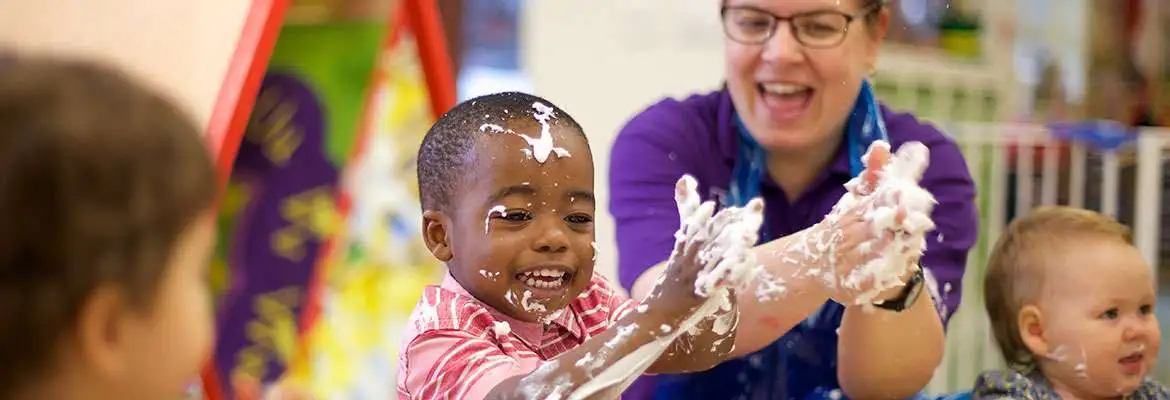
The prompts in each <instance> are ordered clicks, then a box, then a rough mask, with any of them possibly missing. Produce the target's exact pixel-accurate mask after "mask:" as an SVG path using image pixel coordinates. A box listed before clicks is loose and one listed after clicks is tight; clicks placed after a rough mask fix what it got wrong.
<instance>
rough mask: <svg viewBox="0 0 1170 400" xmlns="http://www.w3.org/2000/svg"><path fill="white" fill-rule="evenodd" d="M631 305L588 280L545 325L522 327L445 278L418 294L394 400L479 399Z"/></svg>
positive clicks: (599, 281) (607, 324)
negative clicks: (573, 297)
mask: <svg viewBox="0 0 1170 400" xmlns="http://www.w3.org/2000/svg"><path fill="white" fill-rule="evenodd" d="M637 305H638V303H637V302H636V301H634V300H632V299H630V298H628V297H626V296H625V295H623V294H621V293H619V292H617V291H615V290H613V287H612V286H610V284H609V282H607V281H606V280H605V278H603V277H601V276H599V275H594V276H593V279H592V280H591V281H590V285H589V286H588V287H586V288H585V290H584V291H582V292H581V295H579V296H577V298H576V299H575V300H573V302H572V303H570V304H569V306H568V307H567V308H566V310H565V312H563V313H561V315H560V316H559V317H557V318H556V319H555V320H553V321H552V322H551V323H549V324H547V325H545V324H540V323H531V322H523V321H520V320H517V319H515V318H512V317H509V316H507V315H504V314H503V313H501V312H499V311H496V310H495V309H493V308H491V306H489V305H487V304H484V303H482V302H480V301H479V300H476V299H475V298H474V297H472V296H471V294H470V293H468V292H467V290H465V289H463V287H462V286H460V285H459V283H458V282H456V281H455V279H454V278H452V277H451V276H450V275H448V276H447V277H446V278H444V279H443V283H442V284H441V285H440V286H428V287H426V288H425V289H423V295H422V299H420V300H419V302H418V304H417V305H415V307H414V312H413V313H412V314H411V317H410V322H408V323H407V324H406V332H405V334H404V337H403V343H404V345H403V346H402V351H401V354H400V355H399V359H398V398H399V399H401V400H422V399H427V400H429V399H482V398H484V397H486V396H487V394H488V392H491V390H492V388H494V387H495V386H496V385H497V384H499V383H500V382H501V381H503V380H505V379H508V378H510V377H513V376H516V375H523V374H527V373H529V372H532V371H533V370H535V369H536V368H537V367H538V366H539V365H540V363H541V362H542V361H544V360H548V359H551V358H554V357H556V356H558V355H560V354H561V353H564V352H566V351H568V350H570V349H573V348H574V347H577V346H579V345H581V344H582V343H584V342H585V341H586V340H588V339H589V338H591V337H593V336H596V335H598V334H600V333H602V332H604V331H605V330H606V329H609V328H610V327H611V326H613V324H614V323H615V322H617V320H619V319H621V317H623V316H625V315H626V314H627V313H629V312H630V311H632V310H633V309H634V308H635V307H637ZM505 324H506V328H505Z"/></svg>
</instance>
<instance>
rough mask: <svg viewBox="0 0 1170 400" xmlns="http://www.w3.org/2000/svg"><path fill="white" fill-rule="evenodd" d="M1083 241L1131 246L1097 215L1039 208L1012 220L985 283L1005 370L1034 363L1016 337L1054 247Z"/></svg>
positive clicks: (1125, 231) (1121, 229)
mask: <svg viewBox="0 0 1170 400" xmlns="http://www.w3.org/2000/svg"><path fill="white" fill-rule="evenodd" d="M1083 239H1093V240H1101V239H1106V240H1108V239H1113V240H1117V241H1118V242H1124V243H1126V244H1129V243H1132V237H1131V236H1130V232H1129V228H1126V227H1125V226H1124V225H1122V224H1120V223H1118V222H1117V220H1114V219H1113V218H1109V217H1107V216H1105V215H1102V214H1100V213H1097V212H1094V211H1089V210H1083V209H1078V208H1072V207H1043V208H1039V209H1036V210H1035V211H1033V212H1032V213H1031V214H1029V215H1027V216H1025V217H1023V218H1020V219H1017V220H1015V221H1013V222H1012V223H1011V224H1010V225H1008V228H1007V232H1004V234H1003V236H1000V238H999V240H998V241H997V242H996V243H995V247H994V248H993V249H992V252H991V260H990V261H989V262H988V266H987V275H986V277H985V278H984V279H985V280H984V287H983V291H984V298H985V301H986V306H987V316H988V318H989V319H990V320H991V328H992V332H993V333H994V335H995V341H996V344H997V345H998V346H999V350H1000V352H1001V353H1002V354H1003V357H1004V360H1005V361H1007V363H1008V365H1009V366H1011V367H1013V368H1016V369H1025V370H1026V369H1028V368H1031V367H1033V366H1034V365H1035V359H1034V357H1033V356H1032V354H1031V352H1030V351H1028V348H1027V347H1026V346H1024V342H1023V339H1021V338H1020V327H1019V321H1018V317H1017V316H1018V314H1019V312H1020V309H1021V308H1023V307H1024V306H1025V305H1027V304H1030V303H1032V302H1035V301H1036V300H1037V299H1038V298H1039V296H1040V294H1041V288H1042V286H1043V283H1044V280H1045V274H1046V272H1047V269H1048V268H1047V267H1048V266H1047V264H1046V262H1045V260H1047V259H1051V258H1052V257H1053V254H1054V252H1057V251H1060V250H1061V249H1060V248H1057V247H1058V246H1061V245H1065V244H1067V243H1068V242H1070V241H1075V240H1083Z"/></svg>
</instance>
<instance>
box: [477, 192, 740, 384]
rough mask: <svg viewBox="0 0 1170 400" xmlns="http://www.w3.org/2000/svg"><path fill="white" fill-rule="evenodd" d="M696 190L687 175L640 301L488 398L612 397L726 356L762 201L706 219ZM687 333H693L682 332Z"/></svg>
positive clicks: (708, 206)
mask: <svg viewBox="0 0 1170 400" xmlns="http://www.w3.org/2000/svg"><path fill="white" fill-rule="evenodd" d="M694 186H695V185H694V181H693V180H691V179H689V177H685V178H684V179H682V180H680V181H679V192H678V193H677V194H676V197H677V199H678V202H679V212H680V215H681V216H682V218H683V220H684V221H683V229H681V230H680V234H679V235H678V236H679V237H678V242H677V243H676V245H675V251H674V254H673V255H672V256H671V260H670V261H669V264H668V266H667V268H666V271H665V273H664V275H663V276H662V278H661V280H660V281H659V282H658V283H657V284H656V285H655V286H654V289H652V290H651V292H650V294H649V295H648V296H646V300H645V302H644V304H643V305H642V306H639V307H638V308H637V310H636V311H634V312H630V313H628V314H627V315H625V316H623V317H621V318H620V319H619V320H618V321H617V322H616V323H614V324H613V325H612V326H611V327H610V328H609V329H607V330H606V331H605V332H603V333H601V334H600V335H598V336H595V337H593V338H590V339H589V340H588V341H586V342H585V343H583V344H582V345H580V346H578V347H576V348H574V349H572V350H569V351H567V352H565V353H563V354H561V355H560V356H558V357H556V358H554V359H552V360H549V361H547V362H545V363H543V364H542V365H541V366H540V367H539V368H537V369H536V370H535V371H533V372H532V373H529V374H525V375H518V376H513V377H511V378H508V379H506V380H504V381H503V382H501V383H500V384H498V385H496V386H495V388H493V390H492V391H491V393H490V395H489V396H488V398H492V399H520V398H568V399H579V398H580V399H584V398H616V397H617V395H618V394H620V393H621V391H622V390H624V389H625V387H627V386H628V385H629V383H631V382H632V381H633V379H634V378H636V377H637V376H638V375H641V374H642V373H643V372H644V371H647V370H648V369H649V370H650V371H651V372H686V371H694V370H702V369H706V368H710V367H712V366H714V365H715V364H717V363H718V362H720V361H722V360H723V359H725V358H726V356H727V354H728V353H730V351H731V346H732V343H733V342H734V331H735V324H736V311H735V309H734V297H735V296H734V295H733V294H732V293H731V292H730V290H729V289H730V288H731V287H735V286H736V285H738V284H739V283H741V282H743V281H745V280H746V279H747V276H748V275H749V273H750V269H751V268H753V267H754V262H752V260H753V259H752V256H751V255H752V253H751V252H750V251H749V250H750V248H751V246H752V245H753V244H754V243H755V241H756V237H757V236H756V235H757V233H756V232H757V231H758V229H759V224H760V221H761V215H762V211H763V203H762V202H760V201H758V200H757V201H753V202H752V203H750V204H749V205H748V206H747V207H745V208H743V209H740V208H728V209H725V210H723V211H721V212H720V213H719V214H716V215H715V216H714V217H712V216H711V215H712V213H713V212H714V204H713V203H704V204H702V205H700V204H698V201H697V197H698V196H697V194H696V193H693V192H694ZM692 200H693V201H692ZM693 328H698V329H695V330H694V334H690V333H688V331H691V330H693ZM680 339H681V340H680ZM660 356H664V357H662V358H660Z"/></svg>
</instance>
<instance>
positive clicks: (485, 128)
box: [479, 124, 515, 133]
mask: <svg viewBox="0 0 1170 400" xmlns="http://www.w3.org/2000/svg"><path fill="white" fill-rule="evenodd" d="M479 131H480V132H489V131H490V132H491V133H505V132H507V133H515V132H512V131H511V130H509V129H504V127H502V126H499V125H496V124H483V125H480V126H479Z"/></svg>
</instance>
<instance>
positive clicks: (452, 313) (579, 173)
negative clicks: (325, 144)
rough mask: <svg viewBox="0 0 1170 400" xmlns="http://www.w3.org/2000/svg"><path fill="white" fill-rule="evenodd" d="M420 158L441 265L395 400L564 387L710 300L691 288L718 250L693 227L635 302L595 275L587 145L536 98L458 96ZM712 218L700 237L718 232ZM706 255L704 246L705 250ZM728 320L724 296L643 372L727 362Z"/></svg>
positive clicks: (431, 237) (663, 334) (413, 327)
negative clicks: (443, 270) (443, 271)
mask: <svg viewBox="0 0 1170 400" xmlns="http://www.w3.org/2000/svg"><path fill="white" fill-rule="evenodd" d="M418 167H419V168H418V173H419V192H420V195H421V197H422V206H423V209H424V212H423V227H422V228H423V237H424V240H425V241H426V245H427V247H428V248H429V249H430V251H431V253H432V254H433V255H434V256H435V258H437V259H439V260H440V261H442V262H444V263H446V264H447V266H448V269H449V271H450V274H449V275H448V276H447V277H446V278H445V279H444V280H443V282H442V284H441V285H438V286H431V287H427V288H426V289H425V291H424V292H423V295H422V299H421V300H420V302H419V304H418V305H417V306H416V308H415V311H414V314H413V315H412V318H411V322H409V323H408V326H407V328H406V331H407V332H406V335H405V338H404V342H403V343H404V345H403V352H402V355H401V359H400V368H399V378H398V393H399V397H401V398H403V399H434V398H445V399H446V398H454V399H480V398H487V397H490V398H544V397H551V396H556V395H564V394H568V393H573V392H574V391H575V390H577V389H579V388H580V387H581V386H583V385H585V384H586V383H587V382H589V381H590V380H591V379H592V378H593V377H595V376H596V374H598V373H601V372H602V371H605V370H608V369H609V368H611V367H613V365H614V364H615V363H616V362H617V361H618V360H620V359H622V358H623V357H624V356H626V355H628V354H630V353H632V352H634V351H635V350H637V349H638V348H642V347H643V346H645V345H647V344H651V343H653V342H655V341H656V340H664V339H663V338H667V337H670V334H671V333H672V331H673V330H674V329H675V327H678V326H680V324H682V323H683V321H684V320H685V319H686V318H688V317H690V316H691V315H692V314H693V313H695V310H696V309H698V308H699V306H700V305H702V304H703V303H704V301H705V300H707V299H706V298H704V297H702V296H699V295H696V294H695V293H696V290H695V280H696V276H697V275H698V273H699V271H700V270H701V269H703V268H704V267H705V266H710V265H713V264H714V263H717V262H719V261H720V260H723V259H724V258H725V254H724V253H722V251H723V249H722V248H713V247H712V246H710V245H709V243H707V242H705V241H704V240H703V239H702V238H697V239H693V240H690V241H684V242H682V244H681V245H680V247H679V248H678V249H676V250H677V251H676V258H675V260H676V261H675V262H674V263H673V264H672V266H671V267H670V268H668V269H667V270H668V272H667V274H666V276H664V278H663V280H662V281H661V282H660V284H659V285H657V287H656V289H655V291H654V292H652V293H651V294H650V295H649V296H647V299H646V300H645V304H644V305H642V306H639V305H638V303H637V302H636V301H634V300H632V299H629V298H627V297H625V296H624V295H622V294H619V293H618V292H617V291H615V290H614V289H613V288H612V287H611V286H610V284H609V283H608V282H607V281H606V280H605V279H604V278H602V277H601V276H597V275H595V274H594V271H593V267H594V261H595V259H596V251H597V248H596V243H594V225H593V223H594V214H595V211H596V204H595V198H594V194H593V182H594V179H593V178H594V177H593V157H592V154H591V153H590V151H589V143H588V141H587V139H586V137H585V135H584V132H583V131H582V130H581V127H580V125H578V124H577V123H576V121H574V120H573V118H572V117H570V116H569V115H568V114H567V113H565V112H564V111H562V110H560V109H559V108H557V107H556V106H554V105H552V103H550V102H548V101H546V100H544V99H541V98H539V97H536V96H532V95H527V94H523V93H499V94H493V95H487V96H483V97H479V98H476V99H472V100H469V101H467V102H464V103H462V104H460V105H458V106H456V107H455V108H454V109H452V110H451V111H449V112H448V113H446V114H445V115H443V116H442V117H441V118H440V119H439V120H438V121H437V122H436V123H435V125H434V126H433V127H432V128H431V129H430V130H429V131H428V132H427V135H426V137H425V138H424V139H423V144H422V146H421V148H420V149H419V154H418ZM708 215H709V214H708ZM717 220H719V218H715V219H713V220H712V221H717ZM714 223H715V222H713V224H714ZM708 228H709V229H710V231H711V232H710V233H711V235H710V236H708V237H716V236H717V235H718V234H719V233H720V231H719V229H720V227H719V226H710V225H709V226H708ZM743 240H746V241H750V242H754V238H750V237H748V238H744V239H743ZM750 242H749V243H746V246H749V247H750V244H751V243H750ZM703 252H710V253H711V255H712V257H702V260H700V257H698V255H699V254H700V253H703ZM634 310H637V312H631V311H634ZM735 317H736V313H735V312H734V308H733V307H732V308H727V309H724V310H723V312H722V313H720V314H718V317H717V318H712V319H707V320H705V321H704V322H702V323H701V324H700V325H701V326H698V328H699V329H697V330H695V331H694V332H699V333H696V334H693V335H692V334H685V335H683V336H681V337H680V339H678V340H675V341H674V342H672V343H671V344H670V347H669V348H668V349H667V350H666V351H665V353H664V354H663V355H662V357H661V358H659V359H658V360H657V361H656V362H654V364H653V365H652V366H650V368H649V370H648V371H649V372H652V373H659V372H685V371H695V370H702V369H706V368H710V367H711V366H713V365H715V364H717V363H718V362H720V361H722V359H723V358H724V357H725V356H726V355H727V354H728V353H729V352H730V350H731V344H732V342H733V341H734V324H735ZM716 325H719V326H720V327H721V328H722V329H713V327H715V326H716ZM611 328H616V329H611ZM538 369H539V370H538ZM618 386H620V385H618ZM619 390H620V389H619ZM611 394H612V395H614V396H616V393H611Z"/></svg>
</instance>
